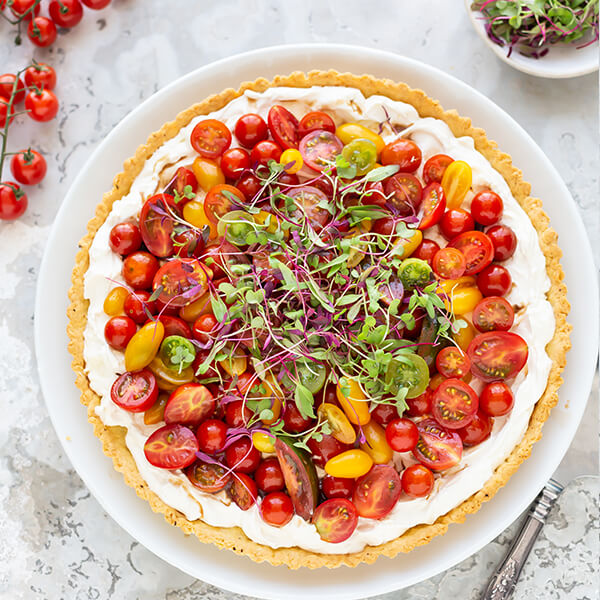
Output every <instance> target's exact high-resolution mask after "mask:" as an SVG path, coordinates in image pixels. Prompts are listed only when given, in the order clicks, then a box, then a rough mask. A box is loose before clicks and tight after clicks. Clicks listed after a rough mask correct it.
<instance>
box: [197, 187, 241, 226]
mask: <svg viewBox="0 0 600 600" xmlns="http://www.w3.org/2000/svg"><path fill="white" fill-rule="evenodd" d="M245 201H246V198H244V194H242V192H240V190H238V189H237V188H236V187H233V186H232V185H227V184H225V183H223V184H219V185H215V186H214V187H213V188H211V189H210V191H209V192H208V194H206V198H204V211H205V213H206V216H207V217H208V219H209V221H212V222H213V223H215V225H216V224H218V223H219V219H220V218H221V217H222V216H223V215H225V214H227V213H228V212H230V211H232V210H234V209H235V208H237V207H238V206H237V205H240V206H241V205H243V204H244V202H245Z"/></svg>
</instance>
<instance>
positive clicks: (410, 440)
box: [385, 419, 419, 452]
mask: <svg viewBox="0 0 600 600" xmlns="http://www.w3.org/2000/svg"><path fill="white" fill-rule="evenodd" d="M385 439H386V440H387V443H388V444H389V445H390V448H391V449H392V450H395V451H396V452H409V451H410V450H414V448H415V446H416V445H417V441H418V439H419V432H418V430H417V426H416V425H415V424H414V423H413V422H412V421H411V420H410V419H394V420H393V421H392V422H391V423H389V424H388V426H387V427H386V428H385Z"/></svg>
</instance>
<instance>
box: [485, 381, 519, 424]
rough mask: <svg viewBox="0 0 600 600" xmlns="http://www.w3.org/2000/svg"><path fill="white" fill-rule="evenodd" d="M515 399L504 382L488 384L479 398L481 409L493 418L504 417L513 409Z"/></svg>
mask: <svg viewBox="0 0 600 600" xmlns="http://www.w3.org/2000/svg"><path fill="white" fill-rule="evenodd" d="M514 403H515V397H514V395H513V393H512V391H511V389H510V388H509V387H508V386H507V385H506V384H505V383H504V382H503V381H492V382H491V383H488V384H487V385H486V386H485V387H484V388H483V390H482V392H481V395H480V396H479V407H480V408H481V410H482V411H483V412H484V413H485V414H486V415H490V416H491V417H503V416H504V415H507V414H508V413H509V412H510V411H511V410H512V408H513V405H514Z"/></svg>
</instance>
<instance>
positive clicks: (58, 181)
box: [0, 0, 600, 600]
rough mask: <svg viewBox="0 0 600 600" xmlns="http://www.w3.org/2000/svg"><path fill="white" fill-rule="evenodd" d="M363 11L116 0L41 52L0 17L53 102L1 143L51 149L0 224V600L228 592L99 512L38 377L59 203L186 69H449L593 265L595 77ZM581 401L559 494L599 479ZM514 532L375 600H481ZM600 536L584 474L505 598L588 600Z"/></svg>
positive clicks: (346, 2)
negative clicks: (335, 45) (43, 293)
mask: <svg viewBox="0 0 600 600" xmlns="http://www.w3.org/2000/svg"><path fill="white" fill-rule="evenodd" d="M45 1H46V0H44V3H45ZM366 5H367V3H365V2H364V0H305V1H304V2H302V3H298V2H294V3H292V2H281V1H279V2H276V1H274V0H265V1H258V0H237V1H235V0H219V1H218V2H217V1H213V2H209V1H208V0H205V1H199V0H196V1H190V0H171V1H170V2H168V3H167V2H161V1H159V0H115V1H114V2H113V5H112V6H111V7H109V8H108V9H106V10H103V11H101V12H97V13H92V12H88V13H86V16H85V18H84V20H83V21H82V22H81V24H80V25H79V26H78V27H77V28H76V29H74V30H73V31H71V32H61V34H60V35H59V38H58V41H57V43H56V44H55V45H54V47H53V48H52V49H51V50H47V51H41V50H36V51H35V52H32V46H31V45H29V44H28V42H25V43H24V44H23V46H21V47H15V46H13V45H12V43H11V40H12V36H11V35H10V32H9V29H8V26H7V24H5V23H4V22H0V40H1V43H0V65H2V66H1V67H0V70H2V71H11V70H16V69H17V68H18V67H19V65H21V64H23V62H25V61H26V60H27V59H28V58H29V57H30V56H31V55H32V54H33V55H34V56H35V57H36V58H37V59H38V60H42V61H47V62H49V63H50V64H52V65H54V66H55V67H56V70H57V73H58V80H59V83H58V86H57V89H56V92H57V94H58V96H59V98H60V100H61V109H60V113H59V115H58V118H57V119H56V120H55V121H53V122H51V123H47V124H33V123H32V122H27V121H26V119H25V118H24V117H20V118H19V119H18V120H17V123H16V124H15V126H13V130H12V132H11V146H12V147H13V149H18V148H21V147H26V146H28V145H32V146H33V147H36V148H38V149H40V150H41V151H42V152H44V153H45V155H46V157H47V159H48V164H49V173H48V176H47V177H46V179H45V181H44V183H43V184H42V185H41V186H40V187H39V188H35V189H31V191H30V192H29V199H30V208H29V210H28V212H27V213H26V215H25V216H24V217H23V218H21V219H20V220H19V221H18V222H16V223H13V224H6V223H0V364H1V365H2V367H3V368H2V369H1V370H0V407H1V408H2V415H3V418H2V420H1V421H0V540H1V542H0V598H2V599H4V598H7V599H8V598H11V599H14V600H21V599H27V600H28V599H30V598H32V599H46V598H48V599H51V600H54V599H58V598H61V599H64V600H75V599H77V600H79V599H83V598H86V599H87V598H99V599H105V598H106V599H117V598H118V599H121V598H123V599H127V600H133V599H137V598H140V599H141V598H144V599H145V600H162V599H164V600H174V599H175V598H178V599H182V600H199V599H201V598H210V599H217V598H218V599H225V598H236V599H238V598H240V596H235V595H232V594H229V593H227V592H223V591H221V590H217V589H215V588H212V587H210V586H208V585H206V584H204V583H202V582H199V581H194V580H193V579H191V578H190V577H189V576H187V575H184V574H183V573H180V572H179V571H177V570H176V569H174V568H172V567H170V566H168V565H166V564H165V563H163V562H162V561H160V560H159V559H158V558H156V557H154V556H153V555H152V554H150V553H149V552H148V551H146V550H145V549H144V548H143V547H141V546H140V545H139V544H138V543H136V542H135V541H134V540H133V539H131V538H130V537H129V536H128V535H126V534H125V533H124V532H123V531H122V530H121V529H120V528H119V527H118V526H117V525H116V524H115V523H114V522H113V521H112V519H111V518H110V517H109V516H107V515H106V514H105V513H104V512H103V510H102V509H101V507H100V506H99V505H98V504H97V502H96V501H95V500H94V498H93V497H91V495H90V493H89V492H88V490H87V489H86V488H85V486H84V485H83V483H82V482H81V480H80V479H79V477H78V476H77V475H76V474H75V473H74V472H73V470H72V468H71V467H70V465H69V463H68V461H67V459H66V458H65V457H64V455H63V452H62V449H61V446H60V444H59V442H58V440H57V439H56V436H55V434H54V431H53V430H52V427H51V424H50V421H49V418H48V415H47V413H46V410H45V407H44V403H43V399H42V397H41V392H40V389H39V382H38V379H37V374H36V372H35V358H34V352H33V331H32V320H33V299H34V292H35V283H36V274H37V270H38V268H39V263H40V259H41V254H42V252H43V248H44V243H45V240H46V237H47V234H48V230H49V227H50V226H51V224H52V221H53V218H54V215H55V213H56V211H57V209H58V207H59V205H60V203H61V200H62V197H63V196H64V194H65V192H66V190H67V189H68V187H69V184H70V183H71V181H72V180H73V179H74V177H75V176H76V175H77V173H78V170H79V168H80V167H81V165H83V163H84V162H85V161H86V160H87V158H88V157H89V155H90V154H91V152H92V150H93V149H94V148H95V146H96V145H97V144H98V143H99V141H100V140H102V138H103V137H104V136H105V135H106V134H107V133H108V132H109V131H110V130H111V128H112V127H113V126H114V125H115V124H116V123H118V121H119V120H120V119H121V118H122V117H123V116H124V115H126V114H127V113H128V111H130V110H131V109H132V108H133V107H135V106H136V105H137V104H138V103H139V102H141V101H142V100H144V99H145V98H147V97H148V96H150V95H151V94H152V93H153V92H155V91H156V90H157V89H159V88H160V87H162V86H164V85H165V84H167V83H168V82H170V81H172V80H174V79H176V78H177V77H179V76H180V75H182V74H184V73H186V72H188V71H190V70H192V69H194V68H195V67H197V66H200V65H202V64H205V63H207V62H210V61H212V60H215V59H218V58H221V57H224V56H227V55H230V54H233V53H238V52H242V51H245V50H249V49H253V48H258V47H261V46H265V45H273V44H280V43H292V42H305V41H315V42H327V41H331V42H345V43H354V44H360V45H366V46H372V47H377V48H381V49H385V50H391V51H395V52H398V53H402V54H405V55H408V56H411V57H413V58H417V59H419V60H423V61H425V62H428V63H431V64H433V65H435V66H437V67H440V68H443V69H446V70H447V71H448V72H450V73H451V74H453V75H455V76H457V77H459V78H460V79H462V80H464V81H465V82H467V83H469V84H470V85H472V86H474V87H475V88H477V89H478V90H480V91H482V92H483V93H485V94H486V95H488V96H489V97H491V98H492V99H493V100H494V101H495V102H497V103H498V104H499V105H500V106H501V107H503V108H504V109H505V110H507V111H508V112H509V113H511V114H512V115H513V116H514V117H515V118H516V120H517V121H519V123H521V125H523V126H524V127H525V129H527V130H528V132H529V133H530V134H531V135H532V136H533V137H534V138H535V139H536V140H537V142H538V144H539V145H540V146H541V147H542V149H543V150H544V151H545V152H546V154H547V155H548V156H549V158H550V159H551V161H552V162H553V163H554V165H555V166H556V168H557V169H558V170H559V172H560V173H561V175H562V177H563V178H564V180H565V181H566V183H567V185H568V186H569V189H570V191H571V193H572V194H573V197H574V198H575V200H576V202H577V204H578V206H579V208H580V211H581V215H582V217H583V219H584V221H585V224H586V226H587V229H588V233H589V235H590V237H591V239H592V243H593V245H594V248H595V253H596V259H598V250H599V248H598V242H599V236H600V229H599V227H598V218H599V214H598V172H599V169H598V80H597V76H596V75H591V76H587V77H583V78H579V79H576V80H570V81H568V80H567V81H547V80H540V79H534V78H530V77H528V76H525V75H523V74H521V73H518V72H516V71H513V70H511V69H510V68H509V67H507V66H506V65H504V64H503V63H501V62H500V61H499V60H498V59H496V58H495V57H494V56H493V54H492V53H491V52H490V51H489V50H488V49H487V48H486V47H485V46H484V44H483V43H482V41H481V40H479V38H478V37H477V36H476V34H475V32H474V31H473V30H472V29H471V28H470V25H469V23H468V19H467V16H466V15H465V14H464V12H463V11H464V9H463V6H462V2H459V0H452V1H449V0H445V1H442V0H419V2H412V1H410V0H389V1H388V0H385V1H383V0H380V1H378V2H373V3H370V4H369V10H368V18H366V16H365V15H366V12H365V7H366ZM4 176H5V177H7V176H8V170H7V171H6V172H5V174H4ZM82 201H87V199H85V198H82ZM596 390H597V383H596ZM593 398H594V399H593V400H592V401H591V402H590V403H589V405H588V409H587V412H586V415H585V416H584V420H583V423H582V425H581V427H580V429H579V432H578V434H577V437H576V438H575V441H574V443H573V445H572V447H571V449H570V450H569V453H568V454H567V456H566V457H565V459H564V461H563V463H562V464H561V466H560V468H559V469H558V471H557V474H556V477H557V478H558V479H560V480H562V481H564V482H566V481H568V480H569V479H571V477H572V476H573V475H574V474H579V473H582V472H583V473H597V472H598V408H597V391H596V393H595V394H594V395H593ZM78 409H79V407H74V410H78ZM90 434H91V432H90ZM594 485H596V487H595V488H594V487H593V486H594ZM517 525H518V524H514V525H513V526H512V527H511V528H510V529H509V530H507V531H506V532H505V533H503V534H502V535H501V536H499V537H498V538H497V539H496V540H494V541H493V542H492V543H490V544H489V545H488V546H486V547H485V548H483V549H482V550H481V551H480V552H479V553H477V554H476V555H474V556H472V557H471V558H469V559H467V560H465V561H464V562H462V563H461V564H459V565H457V566H456V567H455V568H453V569H451V570H449V571H447V572H445V573H443V574H440V575H438V576H436V577H434V578H432V579H431V580H429V581H426V582H422V583H421V584H418V585H415V586H413V587H411V588H408V589H406V590H403V591H400V592H396V593H393V594H389V595H387V596H385V597H382V599H383V598H385V599H386V600H391V599H392V598H394V599H402V600H404V599H406V600H408V599H411V600H412V599H414V600H416V599H423V598H445V597H452V596H453V595H454V596H460V597H461V598H468V599H475V598H478V597H479V596H480V594H481V591H482V590H483V588H484V587H485V584H486V582H487V580H488V578H489V576H490V574H491V573H492V572H493V570H494V567H495V565H496V564H497V563H498V562H499V561H500V560H501V558H502V556H503V554H504V552H505V551H506V549H507V546H508V545H509V543H510V541H511V539H512V538H513V537H514V533H515V530H516V527H517ZM598 527H599V524H598V487H597V484H594V482H593V481H592V480H590V479H587V480H585V481H583V482H579V483H578V484H577V485H575V486H572V487H570V488H569V490H568V493H567V494H566V495H565V496H564V497H563V498H562V499H561V501H560V506H559V507H557V509H556V510H555V511H554V513H553V515H552V522H551V524H550V526H549V527H547V528H546V529H545V531H544V533H543V535H542V537H541V538H540V540H539V541H538V543H537V544H536V547H535V548H534V551H533V553H532V557H531V559H530V561H529V563H528V564H527V566H526V568H525V571H524V573H523V578H522V581H521V583H520V584H519V588H518V590H517V595H516V597H517V598H525V597H538V598H540V599H546V598H552V599H554V598H556V599H560V600H563V599H569V600H571V599H582V598H589V599H590V600H592V599H594V598H597V597H598V587H597V585H598V564H599V556H598V544H597V541H598Z"/></svg>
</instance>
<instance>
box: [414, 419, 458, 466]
mask: <svg viewBox="0 0 600 600" xmlns="http://www.w3.org/2000/svg"><path fill="white" fill-rule="evenodd" d="M417 429H418V430H419V441H418V442H417V447H416V448H415V449H414V450H413V456H414V457H415V458H416V459H417V460H418V461H419V462H421V463H423V464H424V465H425V466H426V467H428V468H430V469H431V470H432V471H443V470H444V469H449V468H450V467H453V466H455V465H457V464H458V463H459V462H460V459H461V457H462V450H463V447H462V440H461V439H460V436H459V435H458V434H457V433H456V432H455V431H449V430H447V429H444V428H443V427H442V426H441V425H440V424H439V423H438V422H437V421H434V420H433V419H425V420H423V421H419V423H417Z"/></svg>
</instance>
